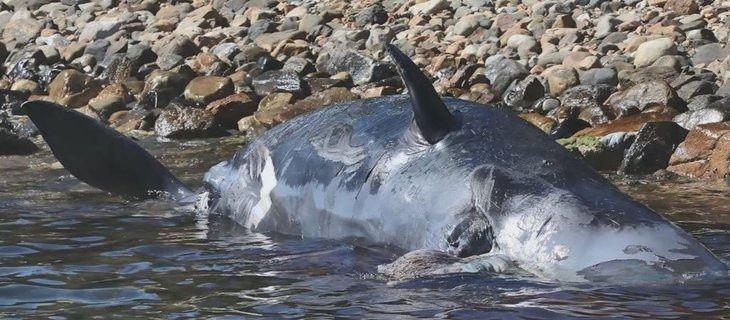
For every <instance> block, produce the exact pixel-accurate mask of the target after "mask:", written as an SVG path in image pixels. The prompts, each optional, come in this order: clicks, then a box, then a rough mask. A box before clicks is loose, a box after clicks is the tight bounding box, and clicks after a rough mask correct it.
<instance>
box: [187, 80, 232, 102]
mask: <svg viewBox="0 0 730 320" xmlns="http://www.w3.org/2000/svg"><path fill="white" fill-rule="evenodd" d="M233 89H234V88H233V81H231V78H228V77H216V76H202V77H197V78H195V79H193V80H191V81H190V83H188V85H187V86H186V87H185V91H184V92H183V95H184V96H185V99H187V100H190V101H192V102H195V103H201V104H208V103H210V102H213V101H214V100H218V99H222V98H225V97H227V96H229V95H231V94H233Z"/></svg>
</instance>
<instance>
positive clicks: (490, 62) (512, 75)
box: [484, 56, 529, 94]
mask: <svg viewBox="0 0 730 320" xmlns="http://www.w3.org/2000/svg"><path fill="white" fill-rule="evenodd" d="M484 67H485V68H486V72H485V74H484V76H485V77H486V78H487V79H488V80H489V83H490V84H491V85H492V88H494V90H495V91H496V92H498V93H499V94H502V92H504V91H505V90H506V89H507V87H509V85H510V84H512V81H514V80H520V79H523V78H524V77H526V76H527V75H528V74H529V72H527V69H525V67H524V66H523V65H521V64H519V63H518V62H517V61H514V60H512V59H508V58H505V57H504V56H491V57H489V58H487V59H486V60H485V61H484Z"/></svg>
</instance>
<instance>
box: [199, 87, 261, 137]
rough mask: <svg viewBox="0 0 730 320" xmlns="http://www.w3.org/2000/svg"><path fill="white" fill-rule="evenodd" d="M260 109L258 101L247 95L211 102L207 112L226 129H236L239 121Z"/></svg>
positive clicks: (232, 96)
mask: <svg viewBox="0 0 730 320" xmlns="http://www.w3.org/2000/svg"><path fill="white" fill-rule="evenodd" d="M256 109H258V101H255V100H253V99H251V97H249V96H248V95H247V94H245V93H238V94H234V95H230V96H228V97H225V98H223V99H219V100H216V101H213V102H211V103H210V104H209V105H208V106H207V107H205V110H206V111H208V112H210V113H212V114H213V116H215V117H216V118H218V121H219V122H220V123H221V124H222V125H223V126H224V127H226V128H235V127H236V126H237V123H238V120H241V118H243V117H246V116H250V115H252V114H253V113H254V112H256Z"/></svg>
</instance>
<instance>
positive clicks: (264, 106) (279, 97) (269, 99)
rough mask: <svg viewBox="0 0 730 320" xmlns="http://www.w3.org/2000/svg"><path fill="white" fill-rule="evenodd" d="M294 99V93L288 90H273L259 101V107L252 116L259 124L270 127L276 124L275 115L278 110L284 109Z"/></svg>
mask: <svg viewBox="0 0 730 320" xmlns="http://www.w3.org/2000/svg"><path fill="white" fill-rule="evenodd" d="M293 100H294V95H293V94H291V93H288V92H275V93H272V94H270V95H268V96H265V97H264V98H263V99H261V102H259V108H258V111H256V113H254V117H256V120H257V121H258V122H260V123H261V124H263V125H265V126H267V127H272V126H273V125H275V124H278V123H280V122H278V121H277V120H276V116H277V115H278V113H279V111H280V110H284V109H285V108H286V107H287V106H288V105H290V104H291V103H292V102H293Z"/></svg>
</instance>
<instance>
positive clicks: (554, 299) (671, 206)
mask: <svg viewBox="0 0 730 320" xmlns="http://www.w3.org/2000/svg"><path fill="white" fill-rule="evenodd" d="M243 143H244V141H242V140H241V139H239V138H229V139H226V140H224V141H223V142H222V143H221V142H219V141H215V142H206V141H193V142H185V143H178V142H160V141H155V140H152V139H145V140H144V141H143V145H144V146H145V147H146V148H147V149H148V150H152V152H153V153H154V154H155V155H156V156H157V157H158V158H159V159H161V161H162V162H163V163H165V164H166V165H168V166H169V167H170V168H171V170H172V171H173V172H175V173H176V174H178V175H179V176H180V177H181V179H182V180H184V181H186V182H188V183H190V184H191V185H194V186H199V184H200V180H201V177H202V174H203V173H204V172H205V170H206V169H207V168H208V167H210V166H211V165H213V164H215V163H217V162H218V161H220V160H222V159H225V158H227V157H229V156H230V155H231V154H232V153H233V152H235V150H237V149H238V148H239V147H240V146H241V145H242V144H243ZM617 184H618V185H619V186H620V187H621V188H622V189H623V190H625V191H626V192H628V193H629V194H631V195H632V196H634V197H636V198H637V199H638V200H640V201H641V202H643V203H646V204H648V205H649V206H650V207H652V208H653V209H655V210H656V211H658V212H660V213H662V214H665V215H666V216H667V217H668V218H669V219H671V220H672V221H675V222H676V223H677V224H678V225H680V226H681V227H682V228H684V229H685V230H688V231H689V232H691V233H692V234H693V235H695V236H696V237H697V238H699V239H700V240H701V241H702V242H703V243H705V244H706V245H707V246H708V247H709V248H710V249H711V250H713V251H714V252H715V253H716V254H717V255H718V256H720V257H721V258H722V259H723V260H724V261H726V262H727V261H730V188H728V187H725V186H712V185H707V184H700V183H692V182H667V181H652V180H626V179H619V180H618V181H617ZM0 225H1V226H0V317H2V318H8V317H21V318H24V317H57V318H59V319H63V318H78V317H98V318H110V317H115V318H123V319H128V318H130V317H150V318H166V319H178V318H257V317H273V318H285V317H286V318H316V317H324V318H331V317H339V318H369V319H381V318H405V319H407V318H415V317H429V318H451V319H492V318H500V319H501V318H528V319H540V318H546V317H561V318H581V317H599V318H628V317H644V318H652V319H656V318H673V319H687V318H688V317H690V316H693V317H701V318H730V298H729V297H730V281H724V280H723V281H713V282H712V283H705V284H692V285H682V286H672V287H667V286H656V287H652V286H643V287H640V288H631V287H605V286H602V287H595V286H588V285H581V286H565V285H557V284H551V283H545V282H540V281H537V280H535V279H531V278H519V277H515V276H487V275H479V276H471V275H470V276H466V275H455V276H446V277H439V278H431V279H422V280H415V281H410V282H405V283H400V284H395V285H394V284H389V283H387V282H386V281H384V280H382V279H379V278H378V277H377V276H376V275H375V268H376V266H377V265H378V264H382V263H387V262H390V261H392V260H393V259H395V258H396V257H397V256H398V255H399V254H401V253H402V252H401V251H400V250H398V249H397V248H388V247H363V246H358V245H357V243H353V242H338V241H327V240H302V239H297V238H292V237H284V236H276V235H265V234H259V233H251V232H248V231H246V230H244V229H242V228H240V227H238V226H237V225H235V224H233V223H231V222H229V221H228V220H225V219H220V218H213V219H199V218H196V216H195V214H193V213H192V212H191V211H188V210H186V209H184V208H179V207H176V206H175V205H173V204H168V203H164V202H157V201H145V202H128V201H125V200H124V199H121V198H118V197H113V196H110V195H108V194H105V193H103V192H101V191H98V190H95V189H93V188H90V187H88V186H86V185H84V184H83V183H81V182H79V181H78V180H76V179H74V178H73V177H71V176H70V175H69V174H68V172H66V171H65V170H63V169H62V168H61V167H60V165H59V164H58V163H57V162H55V160H54V159H53V157H52V155H51V154H50V152H48V151H47V150H45V151H43V152H41V153H40V154H36V155H33V156H30V157H0Z"/></svg>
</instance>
